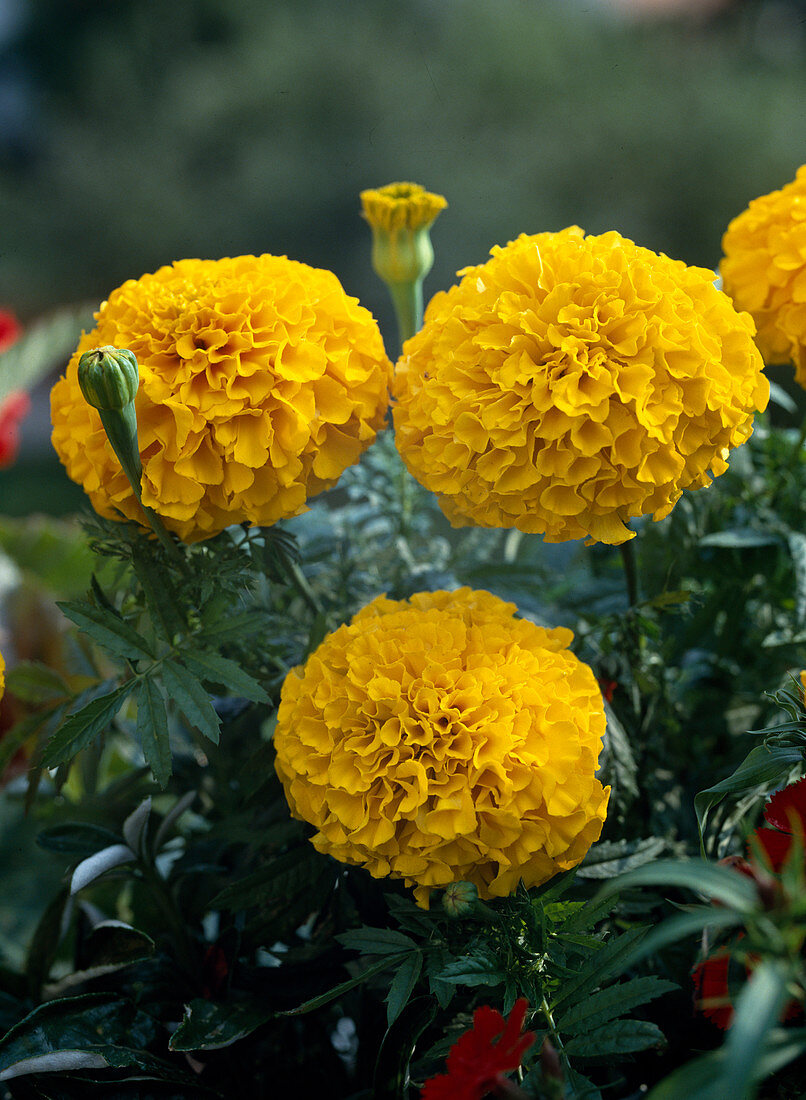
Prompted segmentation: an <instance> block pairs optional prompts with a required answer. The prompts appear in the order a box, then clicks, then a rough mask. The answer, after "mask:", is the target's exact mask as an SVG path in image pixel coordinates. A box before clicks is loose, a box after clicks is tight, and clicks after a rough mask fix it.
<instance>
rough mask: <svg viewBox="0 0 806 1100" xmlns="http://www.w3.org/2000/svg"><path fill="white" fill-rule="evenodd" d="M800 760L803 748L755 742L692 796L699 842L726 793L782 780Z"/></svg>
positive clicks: (739, 792) (764, 785)
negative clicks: (734, 765) (728, 772)
mask: <svg viewBox="0 0 806 1100" xmlns="http://www.w3.org/2000/svg"><path fill="white" fill-rule="evenodd" d="M802 763H803V750H802V749H799V748H793V747H792V746H790V745H757V746H756V748H754V749H751V750H750V752H749V753H748V754H747V756H746V757H745V758H744V760H743V761H742V762H741V764H740V765H739V766H738V768H736V770H735V771H734V772H733V773H732V775H729V776H728V778H727V779H722V780H721V781H720V782H719V783H715V784H714V785H713V787H708V788H707V789H706V790H704V791H700V792H699V794H697V795H696V796H695V798H694V810H695V812H696V814H697V823H698V825H699V829H700V842H701V843H702V835H703V832H704V830H705V824H706V822H707V820H708V815H709V813H710V812H711V810H712V809H713V808H714V806H716V805H717V804H718V803H720V802H721V801H722V799H723V798H724V797H725V796H726V795H735V796H740V795H743V794H746V793H747V792H748V791H752V790H754V789H755V788H756V787H768V786H772V785H774V784H776V783H779V782H782V781H783V780H784V779H786V778H787V777H788V776H789V773H790V771H791V770H792V769H793V768H794V767H796V766H797V765H798V764H802Z"/></svg>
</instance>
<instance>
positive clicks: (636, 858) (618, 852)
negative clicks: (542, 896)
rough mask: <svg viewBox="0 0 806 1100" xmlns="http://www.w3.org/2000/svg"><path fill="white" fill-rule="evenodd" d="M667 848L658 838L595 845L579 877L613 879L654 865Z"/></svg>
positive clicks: (580, 868) (583, 864)
mask: <svg viewBox="0 0 806 1100" xmlns="http://www.w3.org/2000/svg"><path fill="white" fill-rule="evenodd" d="M665 847H666V841H665V840H663V839H662V838H661V837H657V836H651V837H647V838H646V839H645V840H614V841H604V842H602V843H601V844H595V845H594V846H593V847H592V848H591V849H590V851H589V852H588V854H587V856H586V857H585V859H584V861H583V863H582V865H581V866H580V867H579V868H578V869H577V877H578V878H587V879H600V878H601V879H611V878H613V877H614V876H615V875H621V874H624V872H625V871H631V870H633V868H635V867H643V866H644V864H646V863H652V862H653V860H655V859H657V857H658V856H659V855H660V853H661V852H662V851H663V850H664V848H665Z"/></svg>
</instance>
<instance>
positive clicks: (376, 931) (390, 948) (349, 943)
mask: <svg viewBox="0 0 806 1100" xmlns="http://www.w3.org/2000/svg"><path fill="white" fill-rule="evenodd" d="M335 939H337V940H338V941H339V943H340V944H341V945H342V947H348V948H350V950H351V951H360V952H361V954H362V955H399V954H400V953H401V951H413V950H414V949H415V948H416V947H417V944H416V943H415V942H414V940H413V939H412V938H411V936H406V935H404V933H403V932H396V931H394V929H392V928H368V927H367V926H366V925H364V927H363V928H356V929H354V930H352V931H350V932H340V933H339V934H338V935H337V936H336V937H335Z"/></svg>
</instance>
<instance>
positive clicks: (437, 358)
mask: <svg viewBox="0 0 806 1100" xmlns="http://www.w3.org/2000/svg"><path fill="white" fill-rule="evenodd" d="M459 274H460V275H461V276H463V278H462V280H461V282H460V283H459V284H458V285H457V286H454V287H452V288H451V289H450V290H449V291H448V292H447V293H440V294H437V295H436V296H435V297H434V298H433V299H432V301H431V303H430V304H429V306H428V309H427V311H426V315H425V325H424V327H423V328H422V330H421V331H420V332H419V333H417V335H416V336H414V337H413V338H412V339H411V340H408V341H407V342H406V344H405V345H404V348H403V356H402V358H401V360H400V362H399V363H398V366H397V370H396V378H395V383H394V391H393V392H394V396H395V397H396V399H397V406H396V408H395V412H394V421H395V429H396V437H397V443H398V447H399V450H400V453H401V455H402V457H403V460H404V462H405V463H406V465H407V466H408V468H409V470H410V471H411V473H412V474H413V475H414V476H415V477H416V478H417V479H418V481H420V482H421V483H422V484H423V485H424V486H425V487H426V488H428V489H431V490H432V491H433V492H435V493H437V494H438V495H439V503H440V506H441V507H442V509H443V511H444V512H445V514H446V515H447V516H448V518H449V519H450V521H451V522H452V523H453V524H454V525H455V526H461V525H463V524H466V523H473V524H476V525H478V526H481V527H517V528H519V529H520V530H521V531H531V532H538V533H542V534H544V535H545V538H546V541H548V542H562V541H565V540H566V539H575V538H581V537H585V536H588V537H590V538H592V539H595V540H597V541H600V542H606V543H614V544H615V543H620V542H624V541H625V540H626V539H628V538H631V537H632V532H630V531H629V530H628V529H627V527H625V521H626V520H628V519H629V518H630V517H632V516H639V515H648V514H651V515H652V517H653V518H654V519H656V520H657V519H662V518H663V517H664V516H666V515H668V513H669V512H670V511H671V509H672V508H673V506H674V504H675V502H676V501H677V500H678V499H679V497H680V495H681V493H682V491H683V489H688V488H699V487H701V486H704V485H707V484H709V481H710V477H709V475H710V474H714V475H716V474H720V473H722V472H723V471H724V470H725V469H726V468H727V464H726V461H725V460H726V457H727V454H728V451H729V449H730V448H731V447H735V446H736V445H737V444H739V443H743V442H744V440H746V439H747V437H748V436H749V435H750V434H751V432H752V414H753V411H754V410H755V409H762V408H764V407H765V406H766V402H767V398H768V393H769V388H768V384H767V381H766V379H765V378H764V377H763V375H762V374H761V369H762V361H761V357H760V355H759V354H758V350H757V349H756V347H755V344H754V343H753V331H754V327H753V322H752V320H751V318H750V317H749V316H747V315H746V314H737V313H736V311H735V310H734V308H733V306H732V304H731V302H730V300H729V299H728V298H727V297H726V295H724V294H722V293H720V292H719V291H718V290H716V288H715V287H714V286H713V273H712V272H710V271H706V270H704V269H702V268H694V267H687V266H686V265H685V264H683V263H681V262H679V261H676V260H671V259H669V258H668V257H667V256H663V255H657V254H655V253H654V252H650V251H649V250H648V249H646V248H639V247H637V246H636V245H635V244H633V242H632V241H628V240H626V239H624V238H623V237H621V236H619V234H618V233H606V234H604V235H603V236H599V237H595V236H591V237H585V236H584V234H583V231H582V230H581V229H579V228H578V227H576V226H574V227H572V228H570V229H565V230H563V231H562V232H560V233H540V234H537V235H536V236H531V237H529V236H526V235H522V236H520V237H519V238H518V239H517V240H516V241H513V242H511V243H510V244H508V245H507V246H506V247H505V248H494V249H493V250H492V258H491V259H490V260H488V261H487V263H485V264H482V265H481V266H478V267H470V268H466V269H465V270H464V271H461V272H459Z"/></svg>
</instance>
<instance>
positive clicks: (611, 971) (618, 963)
mask: <svg viewBox="0 0 806 1100" xmlns="http://www.w3.org/2000/svg"><path fill="white" fill-rule="evenodd" d="M645 935H646V928H630V929H628V931H626V932H623V933H622V934H621V935H620V936H614V937H613V938H612V939H610V940H609V941H607V942H603V944H602V947H601V948H600V949H599V951H597V952H596V954H595V955H594V956H593V957H592V958H590V959H588V961H587V963H586V965H585V969H584V970H583V972H582V974H580V976H579V977H578V978H577V980H576V981H570V982H567V983H566V984H565V985H563V986H561V988H560V991H559V993H558V995H557V996H556V997H555V999H554V1005H555V1007H556V1006H557V1005H559V1004H561V1003H562V1002H564V1001H569V1002H571V1003H572V1004H573V1003H575V1002H576V1001H578V1000H579V999H580V998H581V997H585V996H587V995H588V994H589V993H591V992H592V991H593V990H594V989H596V987H597V986H599V985H602V984H603V983H604V982H605V981H606V980H607V979H608V978H610V977H613V976H615V975H616V974H619V973H621V971H622V970H623V969H624V968H625V964H627V963H628V960H630V959H631V956H632V954H633V952H634V951H635V948H636V945H637V944H638V943H640V941H641V940H642V939H643V938H644V936H645Z"/></svg>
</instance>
